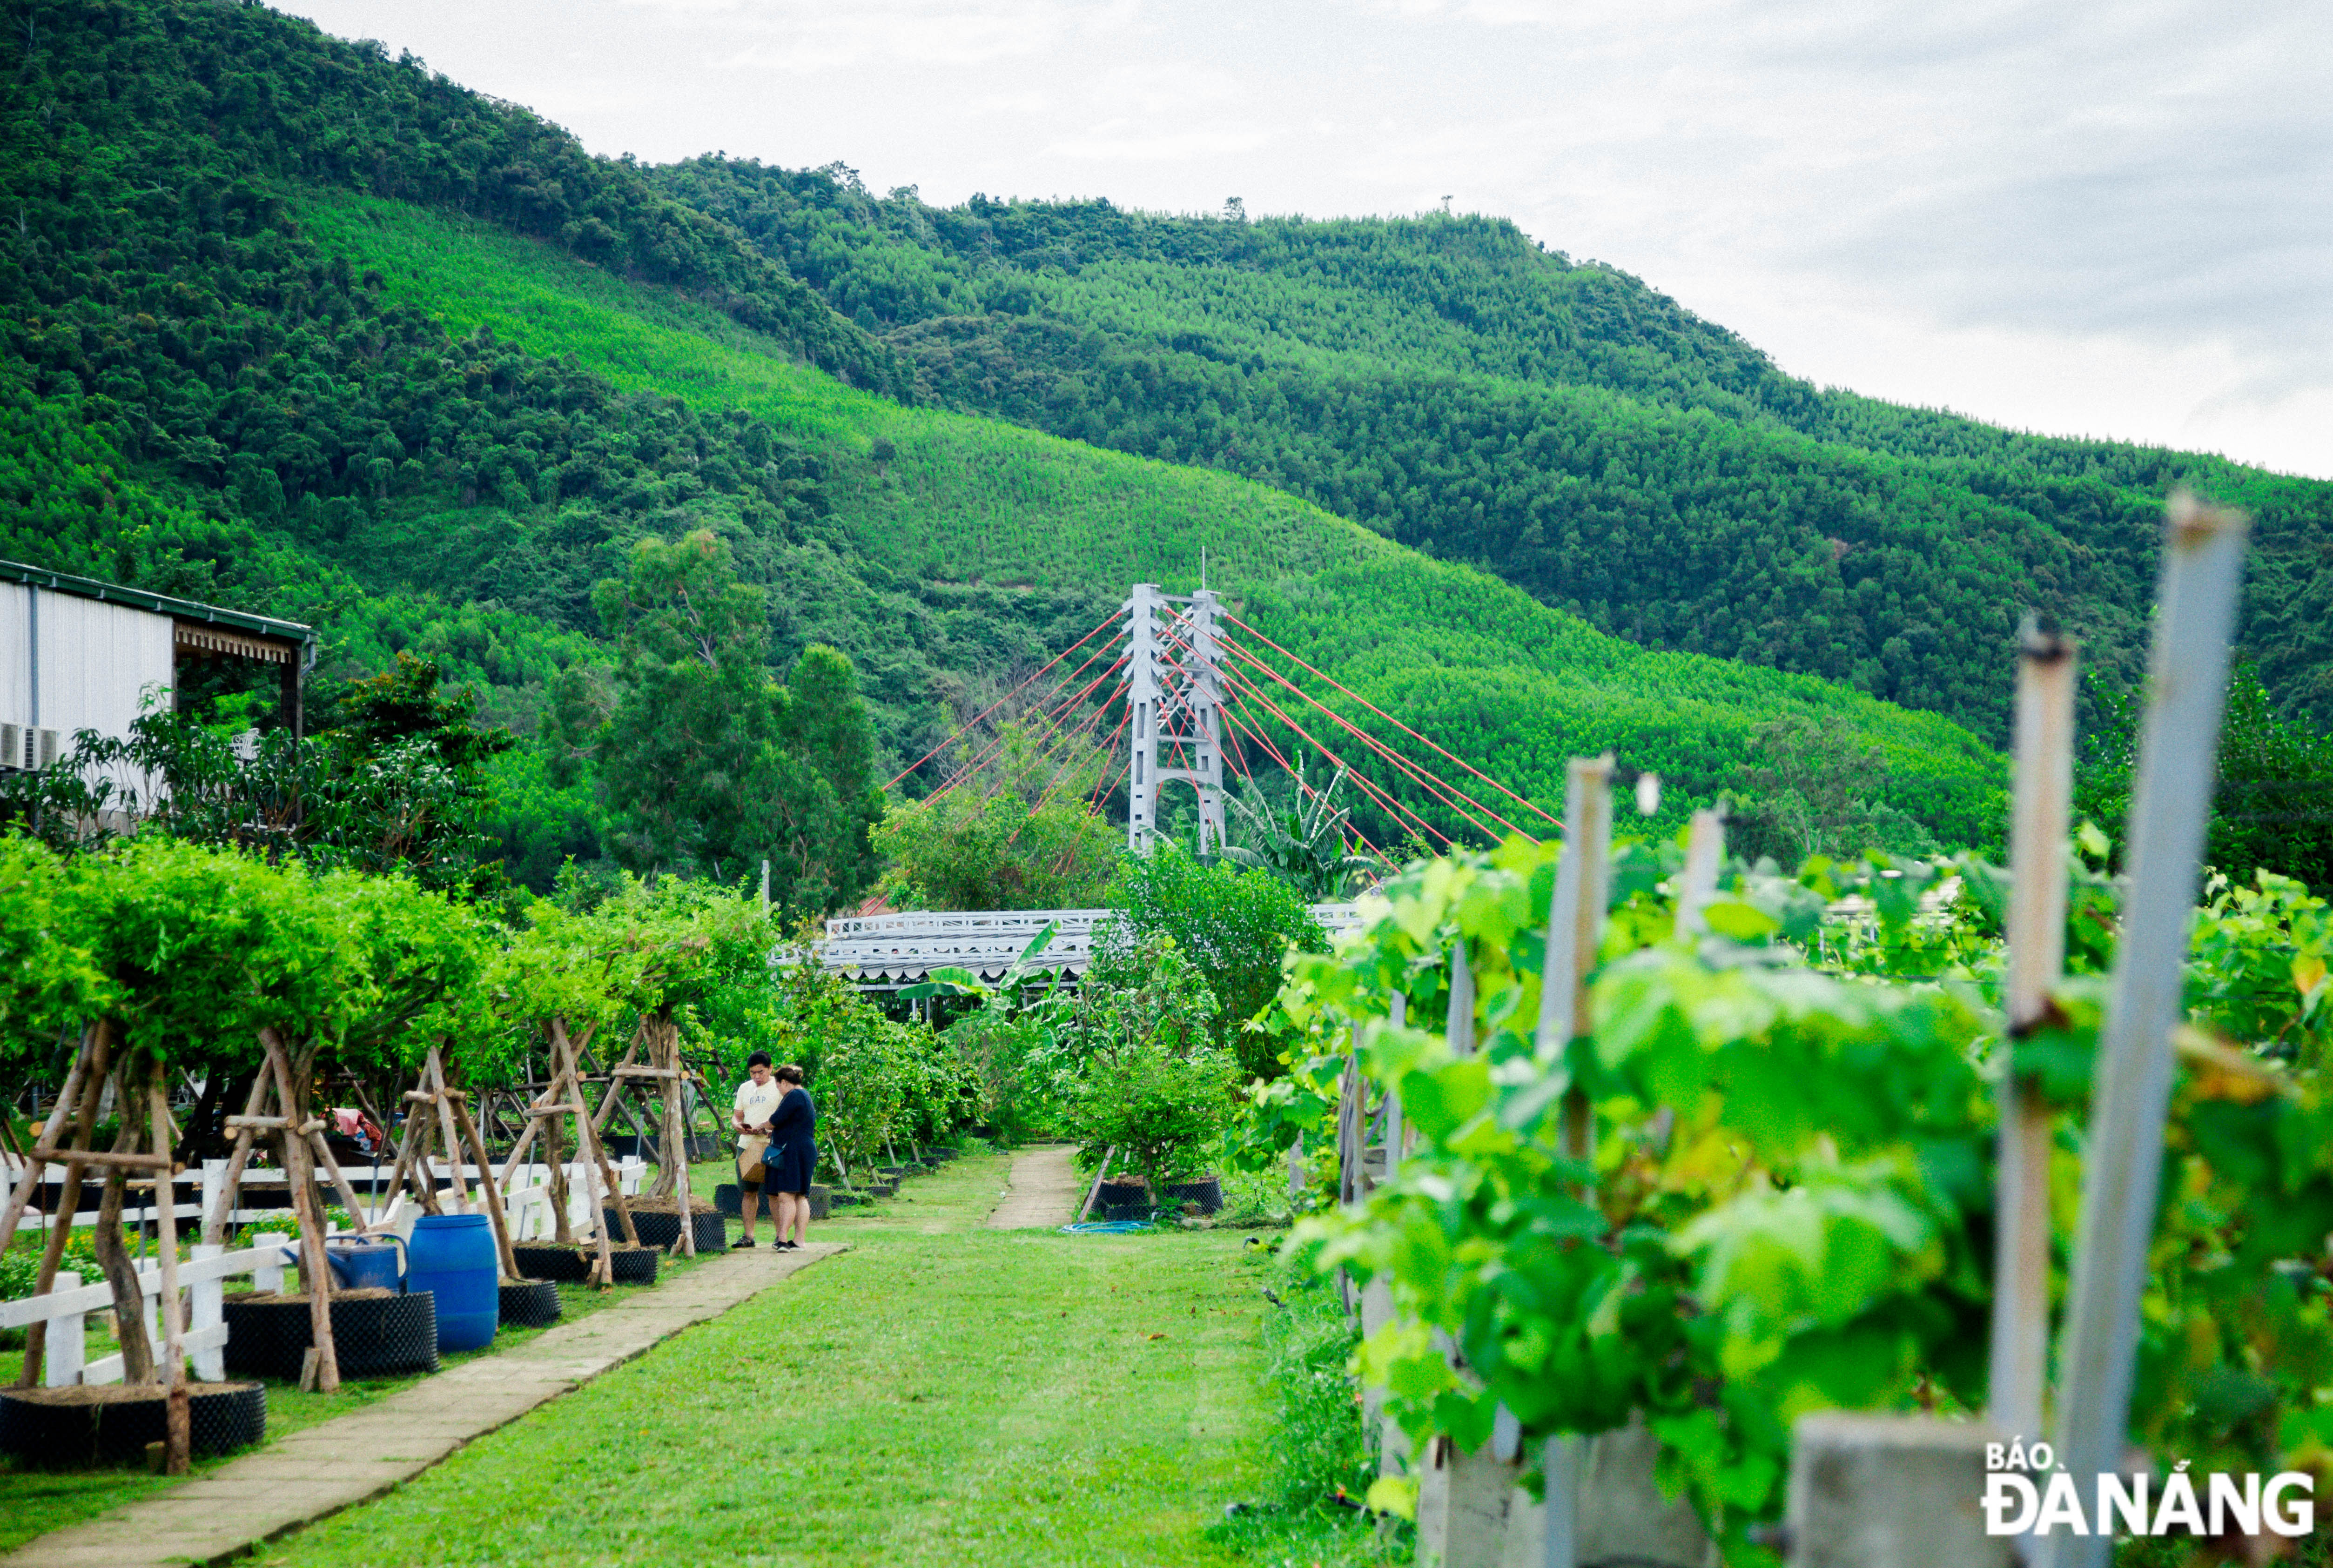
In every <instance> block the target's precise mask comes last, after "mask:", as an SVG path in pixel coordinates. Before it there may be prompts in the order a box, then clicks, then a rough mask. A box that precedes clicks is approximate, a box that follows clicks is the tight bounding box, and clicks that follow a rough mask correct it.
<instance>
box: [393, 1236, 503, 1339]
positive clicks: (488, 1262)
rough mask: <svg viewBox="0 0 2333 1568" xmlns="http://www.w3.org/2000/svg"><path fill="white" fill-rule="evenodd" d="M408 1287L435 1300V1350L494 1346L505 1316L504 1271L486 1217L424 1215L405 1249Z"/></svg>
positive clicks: (406, 1286)
mask: <svg viewBox="0 0 2333 1568" xmlns="http://www.w3.org/2000/svg"><path fill="white" fill-rule="evenodd" d="M405 1288H406V1289H407V1290H408V1292H410V1291H418V1290H427V1291H434V1292H436V1293H437V1348H438V1349H439V1350H441V1351H442V1350H476V1349H477V1348H478V1347H479V1346H481V1345H484V1344H490V1343H493V1342H494V1324H496V1323H497V1322H499V1321H500V1320H501V1317H502V1270H501V1268H500V1267H498V1259H497V1258H496V1257H495V1255H494V1232H492V1231H491V1230H488V1229H486V1217H485V1215H483V1214H425V1215H423V1216H422V1217H421V1218H420V1219H417V1220H415V1221H414V1222H413V1240H412V1242H411V1244H410V1245H409V1246H408V1248H406V1257H405Z"/></svg>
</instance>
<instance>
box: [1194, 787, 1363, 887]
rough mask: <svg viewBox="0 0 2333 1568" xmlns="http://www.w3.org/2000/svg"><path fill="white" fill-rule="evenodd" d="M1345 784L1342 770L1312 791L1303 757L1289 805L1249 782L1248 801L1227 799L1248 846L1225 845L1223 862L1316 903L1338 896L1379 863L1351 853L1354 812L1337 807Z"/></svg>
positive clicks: (1244, 843) (1241, 844) (1240, 834)
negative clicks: (1267, 876) (1264, 874)
mask: <svg viewBox="0 0 2333 1568" xmlns="http://www.w3.org/2000/svg"><path fill="white" fill-rule="evenodd" d="M1344 782H1345V770H1343V769H1342V768H1339V769H1338V770H1337V772H1336V775H1335V776H1334V777H1333V778H1331V779H1330V780H1329V787H1328V788H1327V789H1320V790H1311V789H1307V788H1306V785H1305V782H1304V758H1303V756H1302V754H1301V753H1300V754H1299V755H1298V756H1297V758H1296V794H1295V798H1294V800H1293V802H1292V803H1291V805H1290V806H1288V807H1285V808H1274V807H1273V806H1272V803H1271V802H1270V801H1269V800H1267V799H1265V798H1264V797H1263V791H1262V790H1261V789H1257V788H1256V784H1255V780H1254V779H1247V780H1246V781H1245V784H1246V789H1245V795H1246V798H1244V799H1242V798H1238V797H1235V796H1234V797H1228V798H1226V803H1227V804H1228V805H1229V806H1230V807H1231V808H1232V811H1233V813H1234V816H1235V817H1237V819H1238V822H1239V827H1240V833H1239V837H1241V838H1242V839H1243V840H1244V841H1245V842H1243V843H1239V844H1232V845H1226V846H1224V859H1225V860H1228V861H1230V862H1231V863H1232V864H1233V865H1244V866H1247V867H1249V868H1250V869H1252V870H1259V871H1269V872H1271V873H1272V875H1275V876H1277V877H1280V878H1281V879H1282V881H1285V882H1287V883H1289V884H1291V885H1292V886H1294V887H1295V888H1296V889H1297V890H1298V891H1299V892H1301V893H1302V894H1304V895H1305V896H1306V897H1307V898H1310V899H1311V900H1312V901H1313V902H1314V903H1316V904H1317V903H1325V902H1327V901H1329V900H1330V899H1334V898H1336V897H1338V896H1339V895H1340V894H1342V893H1343V892H1344V890H1345V887H1346V884H1347V883H1348V882H1349V880H1350V879H1351V878H1352V877H1353V876H1355V875H1359V874H1361V873H1364V872H1368V871H1372V870H1375V869H1376V868H1377V864H1378V863H1377V862H1376V861H1375V860H1373V859H1371V858H1370V857H1369V856H1365V855H1353V854H1349V853H1348V852H1347V851H1348V846H1349V842H1350V839H1349V832H1348V826H1347V825H1348V824H1349V822H1350V821H1351V819H1352V815H1353V814H1352V813H1351V812H1350V811H1349V810H1346V809H1345V808H1341V807H1339V805H1338V804H1337V791H1338V790H1339V789H1341V788H1342V787H1343V786H1344Z"/></svg>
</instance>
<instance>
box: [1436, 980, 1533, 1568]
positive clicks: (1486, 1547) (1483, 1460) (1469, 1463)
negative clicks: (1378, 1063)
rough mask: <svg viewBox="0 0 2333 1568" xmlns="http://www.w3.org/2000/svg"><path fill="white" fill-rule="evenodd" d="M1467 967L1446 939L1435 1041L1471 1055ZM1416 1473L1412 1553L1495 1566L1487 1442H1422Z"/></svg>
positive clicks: (1502, 1487) (1505, 1478)
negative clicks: (1445, 985) (1466, 1445)
mask: <svg viewBox="0 0 2333 1568" xmlns="http://www.w3.org/2000/svg"><path fill="white" fill-rule="evenodd" d="M1474 1004H1475V996H1474V964H1473V963H1472V962H1471V961H1469V960H1468V959H1467V956H1466V939H1465V937H1464V935H1461V936H1459V937H1458V939H1457V940H1456V941H1455V942H1452V943H1451V944H1450V1007H1449V1011H1448V1012H1447V1013H1446V1014H1445V1015H1444V1018H1443V1025H1442V1036H1443V1038H1444V1039H1445V1040H1446V1041H1448V1042H1449V1046H1450V1054H1451V1055H1452V1056H1459V1057H1464V1056H1473V1055H1474ZM1434 1338H1435V1344H1436V1345H1438V1346H1439V1347H1440V1348H1441V1351H1442V1353H1443V1354H1444V1355H1445V1356H1447V1357H1449V1358H1450V1362H1451V1364H1452V1365H1453V1366H1454V1367H1457V1368H1459V1369H1460V1370H1461V1371H1463V1370H1464V1362H1462V1361H1461V1360H1460V1359H1459V1355H1458V1351H1457V1347H1456V1346H1455V1345H1453V1344H1451V1343H1450V1342H1449V1340H1448V1339H1447V1337H1446V1336H1445V1335H1444V1334H1442V1332H1441V1331H1440V1330H1438V1329H1437V1330H1435V1335H1434ZM1419 1458H1420V1460H1421V1462H1420V1463H1419V1464H1418V1465H1417V1466H1416V1471H1417V1554H1418V1559H1419V1561H1421V1562H1424V1563H1436V1564H1439V1565H1441V1568H1497V1563H1498V1561H1499V1549H1500V1544H1501V1535H1502V1529H1501V1526H1502V1525H1503V1522H1504V1507H1505V1502H1506V1496H1507V1493H1508V1491H1509V1490H1510V1489H1511V1488H1512V1485H1513V1476H1512V1468H1511V1467H1509V1466H1506V1465H1503V1464H1501V1463H1499V1462H1498V1460H1496V1459H1495V1458H1493V1457H1492V1453H1491V1445H1490V1444H1488V1443H1485V1444H1483V1446H1482V1447H1481V1448H1477V1449H1475V1450H1474V1452H1472V1453H1467V1452H1464V1451H1462V1450H1461V1449H1460V1448H1458V1446H1457V1445H1456V1444H1455V1443H1454V1442H1452V1441H1451V1440H1450V1439H1448V1438H1447V1437H1445V1436H1443V1435H1441V1434H1439V1433H1436V1434H1435V1436H1434V1437H1433V1438H1431V1439H1428V1441H1427V1443H1426V1449H1425V1452H1424V1454H1423V1455H1421V1456H1419Z"/></svg>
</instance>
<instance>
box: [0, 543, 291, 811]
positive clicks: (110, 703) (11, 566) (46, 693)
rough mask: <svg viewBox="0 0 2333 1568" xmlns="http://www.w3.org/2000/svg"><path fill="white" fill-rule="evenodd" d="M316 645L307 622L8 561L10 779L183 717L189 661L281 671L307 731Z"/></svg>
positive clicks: (1, 573)
mask: <svg viewBox="0 0 2333 1568" xmlns="http://www.w3.org/2000/svg"><path fill="white" fill-rule="evenodd" d="M219 658H231V659H246V660H255V661H258V662H259V663H262V664H274V665H277V666H279V667H280V668H281V670H282V672H283V709H284V718H285V719H286V720H287V721H288V722H290V723H291V724H292V725H293V727H294V728H297V727H298V726H299V724H300V688H301V682H302V677H303V676H304V675H305V674H306V672H307V669H308V666H309V665H310V664H313V663H314V662H315V633H314V632H313V631H312V630H311V629H310V628H308V627H307V626H302V625H300V624H299V623H298V622H296V621H279V620H276V619H274V617H269V616H255V615H250V614H247V613H245V612H244V611H242V610H231V609H226V608H224V607H221V606H218V605H206V604H197V603H196V602H195V601H194V600H192V599H179V598H170V597H169V596H168V595H167V594H155V593H148V592H146V591H144V590H143V589H140V588H123V587H121V586H120V584H117V583H106V582H98V581H96V580H95V579H93V578H80V577H73V576H71V575H69V574H67V573H64V572H53V571H47V570H44V569H41V568H39V567H32V566H26V565H24V564H23V563H22V562H19V561H9V560H0V767H7V768H17V769H24V768H45V767H47V766H48V765H49V764H50V763H52V762H53V761H55V760H57V759H58V758H59V757H61V756H62V755H64V754H65V753H66V752H68V751H71V750H72V738H73V735H74V734H75V732H77V731H82V730H95V731H98V732H99V733H100V734H103V735H111V736H116V737H120V736H126V735H127V734H129V732H130V723H131V722H132V721H134V720H135V719H136V718H137V717H138V716H139V714H140V713H142V712H146V711H147V710H148V709H149V708H160V709H165V710H167V709H168V708H169V707H170V706H171V705H172V703H173V702H174V700H175V693H176V691H177V689H178V679H179V670H180V665H181V662H182V661H185V660H189V659H219Z"/></svg>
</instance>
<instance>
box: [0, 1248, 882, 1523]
mask: <svg viewBox="0 0 2333 1568" xmlns="http://www.w3.org/2000/svg"><path fill="white" fill-rule="evenodd" d="M848 1250H849V1248H846V1247H844V1246H840V1245H838V1244H836V1243H833V1242H812V1243H811V1244H810V1245H808V1246H806V1247H804V1248H802V1250H801V1251H799V1252H778V1251H774V1250H773V1249H772V1248H767V1247H759V1248H754V1249H753V1250H752V1251H750V1252H733V1253H731V1254H730V1255H729V1256H728V1257H725V1258H720V1259H714V1260H708V1261H707V1262H706V1263H705V1264H704V1265H702V1266H700V1267H697V1268H695V1269H692V1270H691V1271H690V1272H689V1273H688V1274H687V1275H686V1276H683V1277H681V1278H679V1279H676V1280H673V1281H672V1282H670V1283H669V1284H666V1285H659V1286H656V1287H654V1288H653V1289H649V1290H631V1289H626V1287H623V1286H618V1288H619V1289H624V1290H625V1299H624V1300H622V1301H620V1302H618V1303H616V1304H615V1305H611V1306H608V1307H605V1308H603V1309H601V1310H600V1311H599V1312H595V1313H593V1314H592V1315H590V1316H589V1317H585V1318H580V1319H578V1320H577V1321H575V1322H574V1323H571V1324H562V1325H561V1326H560V1327H557V1328H554V1329H552V1330H551V1331H550V1332H549V1333H547V1334H542V1336H541V1337H539V1338H537V1339H535V1340H533V1342H532V1343H527V1344H524V1345H521V1346H519V1347H518V1348H516V1349H514V1350H511V1351H508V1352H505V1353H503V1354H500V1355H488V1356H480V1357H479V1358H478V1359H476V1360H475V1361H472V1362H465V1363H464V1364H463V1365H461V1366H458V1367H456V1368H454V1369H452V1370H451V1371H449V1372H440V1373H439V1374H438V1375H437V1376H436V1377H433V1378H427V1379H425V1380H424V1381H422V1382H419V1383H417V1384H415V1385H414V1386H413V1387H411V1388H409V1389H407V1390H405V1391H403V1392H402V1393H397V1394H392V1395H390V1396H389V1398H387V1399H385V1400H381V1401H378V1402H377V1403H374V1404H370V1405H367V1406H365V1407H364V1408H363V1409H362V1410H352V1411H350V1413H349V1414H347V1415H345V1416H340V1417H337V1418H335V1419H334V1420H329V1421H323V1422H321V1423H319V1424H318V1425H315V1426H312V1427H309V1428H306V1429H303V1430H301V1431H297V1432H294V1433H293V1434H292V1435H291V1436H290V1437H288V1438H284V1439H281V1440H279V1441H276V1442H273V1443H270V1444H268V1445H266V1446H265V1447H264V1448H261V1449H259V1451H257V1452H256V1453H253V1454H249V1455H246V1456H245V1457H244V1458H240V1459H235V1460H234V1461H232V1462H230V1463H228V1464H226V1465H223V1466H221V1467H220V1468H218V1469H216V1470H214V1471H213V1472H211V1473H210V1474H209V1475H207V1476H204V1477H200V1478H198V1479H196V1480H191V1481H187V1482H185V1483H183V1484H181V1485H179V1486H177V1487H171V1488H170V1489H168V1491H165V1492H161V1493H158V1494H157V1495H156V1496H152V1497H149V1498H148V1499H146V1500H145V1501H143V1502H140V1503H135V1504H132V1505H131V1506H129V1507H126V1508H121V1509H119V1510H117V1511H115V1512H113V1513H111V1514H108V1515H104V1516H103V1517H102V1518H99V1519H92V1520H91V1521H90V1522H89V1523H87V1524H84V1525H73V1526H72V1527H71V1528H69V1529H64V1530H53V1531H51V1532H50V1533H49V1534H48V1535H42V1536H38V1537H36V1538H34V1540H32V1541H29V1542H27V1543H25V1544H24V1545H23V1546H22V1547H20V1548H18V1549H17V1550H16V1551H15V1552H14V1553H11V1554H8V1555H7V1556H6V1557H5V1558H0V1562H5V1563H7V1564H8V1565H9V1568H149V1565H158V1564H163V1563H187V1562H194V1563H224V1562H227V1561H229V1560H231V1559H233V1558H236V1557H240V1556H242V1555H244V1554H245V1553H248V1552H250V1551H252V1550H253V1549H254V1548H255V1547H256V1546H257V1545H258V1544H260V1543H262V1542H264V1541H267V1540H271V1539H273V1538H274V1537H275V1536H277V1535H283V1534H284V1533H285V1532H287V1531H290V1530H293V1529H297V1528H298V1527H299V1526H301V1525H307V1524H312V1523H313V1522H314V1521H315V1520H318V1519H321V1518H322V1517H323V1516H324V1515H327V1514H334V1513H338V1512H339V1511H340V1510H341V1509H342V1508H346V1507H350V1506H354V1505H356V1504H358V1503H361V1502H364V1501H366V1500H368V1499H370V1498H372V1497H377V1496H379V1495H380V1494H382V1493H383V1492H386V1491H388V1490H389V1488H390V1487H395V1486H396V1485H398V1483H399V1482H401V1481H409V1480H411V1479H412V1478H413V1477H416V1476H418V1475H419V1474H420V1473H421V1472H422V1471H424V1470H426V1469H427V1468H429V1467H430V1466H432V1465H434V1464H436V1463H437V1462H438V1461H439V1460H440V1459H443V1458H446V1456H447V1455H448V1454H451V1453H452V1452H453V1451H454V1450H455V1449H456V1448H460V1447H461V1446H462V1445H463V1444H465V1443H466V1442H468V1441H469V1440H470V1439H473V1438H476V1437H482V1436H484V1435H485V1433H487V1432H490V1431H493V1430H494V1429H495V1428H496V1427H499V1426H502V1425H504V1424H505V1423H506V1422H509V1421H513V1420H517V1419H518V1418H519V1417H520V1416H523V1415H524V1414H525V1413H526V1412H527V1411H529V1410H533V1409H534V1408H535V1407H536V1406H537V1405H541V1404H544V1403H547V1402H548V1401H552V1400H554V1399H557V1398H558V1397H559V1396H560V1395H561V1394H563V1393H567V1392H569V1391H571V1390H573V1389H575V1388H578V1387H580V1386H581V1385H582V1384H583V1383H586V1382H590V1380H591V1379H593V1378H595V1377H598V1376H599V1375H600V1373H601V1372H606V1371H608V1370H609V1369H610V1367H614V1366H618V1365H620V1364H621V1363H622V1362H628V1361H629V1360H631V1359H632V1358H633V1357H634V1356H637V1355H639V1354H641V1353H643V1352H645V1351H648V1350H649V1349H650V1348H652V1347H653V1346H655V1345H657V1344H658V1343H660V1342H662V1341H664V1340H667V1339H669V1338H671V1337H672V1336H673V1335H674V1334H678V1333H679V1332H680V1331H681V1330H683V1329H685V1328H686V1327H688V1326H689V1325H690V1324H697V1323H702V1322H704V1321H705V1320H706V1318H709V1317H715V1316H718V1315H720V1314H722V1313H725V1312H726V1311H728V1310H729V1309H730V1308H731V1307H733V1306H735V1305H737V1304H738V1303H740V1302H742V1301H744V1300H746V1299H747V1298H749V1297H751V1296H755V1295H757V1294H759V1293H760V1292H762V1291H763V1290H766V1289H768V1288H769V1287H770V1286H773V1285H775V1284H777V1283H778V1282H779V1281H780V1280H782V1279H784V1278H785V1277H786V1276H788V1275H791V1274H793V1273H796V1272H797V1271H799V1270H801V1269H803V1268H807V1267H810V1266H811V1264H813V1263H816V1262H817V1261H818V1260H819V1259H821V1258H822V1257H832V1256H833V1255H834V1254H835V1253H838V1252H844V1251H848Z"/></svg>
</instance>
